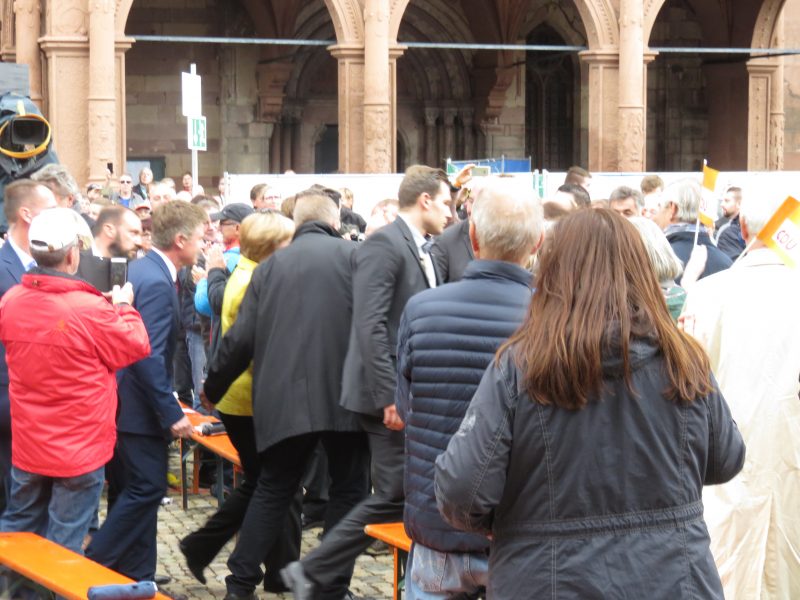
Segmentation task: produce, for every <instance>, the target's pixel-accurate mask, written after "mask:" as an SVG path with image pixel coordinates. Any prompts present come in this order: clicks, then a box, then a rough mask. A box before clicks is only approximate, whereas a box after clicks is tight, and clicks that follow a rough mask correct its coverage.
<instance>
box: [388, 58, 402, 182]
mask: <svg viewBox="0 0 800 600" xmlns="http://www.w3.org/2000/svg"><path fill="white" fill-rule="evenodd" d="M405 51H406V47H405V46H397V45H395V46H392V47H391V48H389V100H390V102H391V111H390V114H391V117H392V120H391V127H390V128H389V132H390V133H391V134H392V138H391V142H390V144H391V145H390V147H391V150H392V160H391V162H390V163H389V164H390V166H391V169H390V171H389V172H390V173H394V172H395V171H397V162H398V156H397V59H398V58H400V57H401V56H402V55H403V53H404V52H405Z"/></svg>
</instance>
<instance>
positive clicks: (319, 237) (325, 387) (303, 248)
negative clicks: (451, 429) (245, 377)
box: [205, 221, 361, 452]
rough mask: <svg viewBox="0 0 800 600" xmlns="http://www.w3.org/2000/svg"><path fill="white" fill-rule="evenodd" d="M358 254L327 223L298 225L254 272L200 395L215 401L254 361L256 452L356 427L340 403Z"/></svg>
mask: <svg viewBox="0 0 800 600" xmlns="http://www.w3.org/2000/svg"><path fill="white" fill-rule="evenodd" d="M355 249H356V244H353V243H352V242H349V241H345V240H343V239H342V238H341V236H340V235H339V232H338V231H336V230H335V229H333V228H332V227H331V226H329V225H326V224H324V223H321V222H318V221H312V222H308V223H304V224H302V225H300V227H298V228H297V232H296V233H295V238H294V240H293V241H292V243H291V244H290V245H289V247H288V248H285V249H283V250H280V251H278V252H276V253H275V254H273V255H272V256H271V257H270V258H269V259H268V260H267V261H265V262H264V263H262V264H261V265H259V266H258V268H256V270H255V272H254V273H253V277H252V279H251V280H250V286H249V287H248V289H247V293H246V294H245V296H244V299H243V301H242V304H241V306H240V307H239V313H238V315H237V317H236V322H235V323H234V324H233V326H232V327H231V328H230V329H229V330H228V332H227V333H226V334H225V336H224V337H223V338H222V341H221V342H220V344H219V349H218V351H217V353H216V354H215V355H214V357H213V358H212V360H211V362H210V364H209V368H208V378H207V379H206V383H205V393H206V395H207V396H208V398H209V400H211V401H212V402H216V401H218V400H220V399H221V397H222V395H223V394H224V393H225V390H227V388H228V387H229V386H230V384H231V383H232V382H233V381H234V380H235V379H236V377H238V376H239V374H241V373H242V372H243V371H244V370H245V369H247V367H248V365H249V364H250V363H251V361H252V364H253V422H254V425H255V433H256V444H257V448H258V451H259V452H263V451H264V450H266V449H267V448H269V447H271V446H274V445H275V444H277V443H278V442H280V441H281V440H284V439H286V438H288V437H293V436H297V435H302V434H305V433H310V432H319V431H351V432H352V431H360V430H361V429H360V427H359V425H358V420H357V418H356V416H355V415H354V414H353V413H352V412H350V411H347V410H344V409H343V408H341V407H340V406H339V398H340V396H341V389H342V366H343V364H344V357H345V354H346V353H347V338H348V335H349V333H350V319H351V317H352V311H353V298H352V295H353V286H352V271H351V269H352V266H351V261H350V257H351V255H352V253H353V252H354V251H355Z"/></svg>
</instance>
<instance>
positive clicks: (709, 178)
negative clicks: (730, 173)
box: [703, 165, 719, 192]
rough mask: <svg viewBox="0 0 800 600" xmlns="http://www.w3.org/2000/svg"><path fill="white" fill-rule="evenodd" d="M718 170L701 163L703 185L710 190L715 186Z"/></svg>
mask: <svg viewBox="0 0 800 600" xmlns="http://www.w3.org/2000/svg"><path fill="white" fill-rule="evenodd" d="M718 176H719V171H717V170H716V169H712V168H711V167H709V166H708V165H703V187H704V188H706V189H707V190H711V191H712V192H713V191H714V190H715V189H716V188H717V177H718Z"/></svg>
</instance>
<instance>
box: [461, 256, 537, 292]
mask: <svg viewBox="0 0 800 600" xmlns="http://www.w3.org/2000/svg"><path fill="white" fill-rule="evenodd" d="M463 278H464V279H508V280H510V281H514V282H516V283H521V284H522V285H524V286H526V287H531V284H532V281H533V274H532V273H531V272H530V271H528V270H526V269H523V268H522V267H520V266H519V265H515V264H513V263H510V262H506V261H502V260H482V259H475V260H472V261H470V262H469V263H468V264H467V268H466V269H464V277H463Z"/></svg>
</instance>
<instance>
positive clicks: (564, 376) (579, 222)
mask: <svg viewBox="0 0 800 600" xmlns="http://www.w3.org/2000/svg"><path fill="white" fill-rule="evenodd" d="M551 233H552V235H551V236H550V238H549V240H548V242H547V243H546V247H545V248H544V249H543V253H542V255H541V256H540V265H539V271H538V275H537V282H536V292H535V294H534V295H533V298H532V300H531V305H530V309H529V312H528V316H527V319H526V321H525V323H524V324H523V325H522V327H521V328H520V329H519V331H517V333H516V334H514V336H512V338H511V339H510V340H509V341H508V342H507V344H506V345H505V346H503V347H502V348H501V349H500V350H499V352H498V355H497V358H496V360H495V362H494V363H493V364H492V365H491V366H490V367H489V369H488V370H487V371H486V373H485V374H484V377H483V380H482V382H481V384H480V387H479V388H478V391H477V392H476V394H475V397H474V398H473V400H472V403H471V405H470V408H469V410H468V412H467V414H466V416H465V417H464V421H463V422H462V425H461V428H460V429H459V431H458V433H457V434H456V435H455V436H454V437H453V438H452V441H451V442H450V445H449V447H448V449H447V451H446V452H445V453H444V454H442V455H441V456H440V457H439V459H438V460H437V463H436V466H437V468H436V482H435V483H436V496H437V501H438V503H439V509H440V511H441V512H442V515H443V516H444V517H445V519H446V520H448V521H449V522H450V523H451V524H452V525H454V526H456V527H459V528H462V529H465V530H470V531H479V532H484V533H486V534H491V536H492V546H491V551H490V562H489V588H488V597H489V598H514V599H518V598H537V599H540V598H556V597H557V598H559V599H565V598H576V599H577V598H580V599H586V598H648V600H652V599H656V598H722V597H723V595H722V587H721V585H720V580H719V575H718V573H717V570H716V567H715V565H714V560H713V557H712V555H711V552H710V551H709V537H708V531H707V529H706V525H705V522H704V521H703V505H702V502H701V491H702V487H703V485H704V484H714V483H722V482H725V481H728V480H730V479H731V478H732V477H733V476H734V475H736V473H738V472H739V470H740V469H741V467H742V464H743V461H744V444H743V442H742V438H741V435H740V434H739V431H738V429H737V428H736V425H735V423H734V422H733V420H732V419H731V416H730V411H729V409H728V406H727V404H726V403H725V400H724V399H723V398H722V396H721V394H720V392H719V389H718V388H717V384H716V382H715V381H714V379H713V377H712V375H711V370H710V367H709V362H708V358H707V357H706V355H705V353H704V352H703V350H702V349H701V348H700V346H699V345H698V344H697V343H696V342H694V340H692V339H691V338H689V337H688V336H687V335H685V334H684V333H682V332H680V331H678V330H677V329H676V328H675V326H674V325H673V323H672V320H671V318H670V314H669V312H668V310H667V306H666V304H665V302H664V297H663V295H662V293H661V289H660V287H659V283H658V281H657V279H656V276H655V274H654V272H653V269H652V267H651V266H650V263H649V262H648V257H647V254H646V252H645V248H644V245H643V243H642V240H641V238H640V236H639V234H638V232H637V231H636V229H635V228H634V227H633V226H632V225H631V224H630V223H628V222H627V221H626V220H625V219H624V218H622V217H620V216H619V215H617V214H616V213H614V212H612V211H609V210H605V209H598V210H580V211H577V212H575V213H573V214H571V215H569V216H567V217H565V218H564V219H562V220H561V221H559V222H558V224H557V225H555V227H554V228H553V230H552V232H551Z"/></svg>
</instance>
